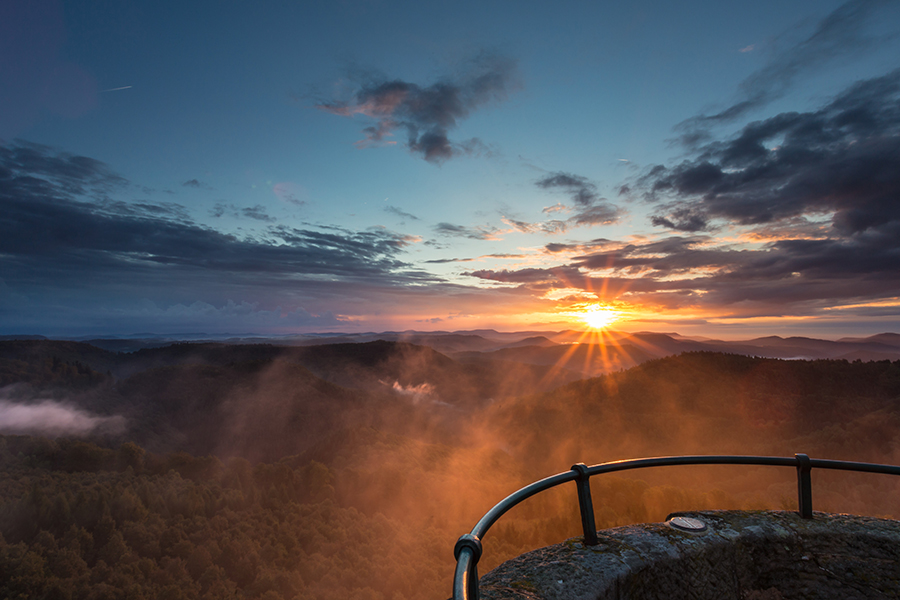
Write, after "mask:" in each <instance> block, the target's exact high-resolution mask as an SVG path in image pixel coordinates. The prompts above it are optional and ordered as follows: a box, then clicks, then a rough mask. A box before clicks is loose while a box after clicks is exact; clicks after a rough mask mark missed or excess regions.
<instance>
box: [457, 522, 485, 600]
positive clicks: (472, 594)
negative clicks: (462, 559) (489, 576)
mask: <svg viewBox="0 0 900 600" xmlns="http://www.w3.org/2000/svg"><path fill="white" fill-rule="evenodd" d="M463 552H469V554H470V555H471V557H472V558H471V559H470V560H469V568H468V569H467V570H466V572H465V573H460V572H459V571H458V570H457V573H456V576H455V577H454V580H453V598H464V599H466V600H479V597H480V594H479V593H478V560H479V559H480V558H481V555H482V553H483V552H484V548H483V547H482V545H481V540H479V539H478V538H477V537H475V536H474V535H472V534H471V533H467V534H465V535H461V536H459V539H458V540H456V546H454V548H453V558H455V559H456V560H457V561H459V555H460V554H462V553H463ZM458 592H462V595H461V594H459V593H458Z"/></svg>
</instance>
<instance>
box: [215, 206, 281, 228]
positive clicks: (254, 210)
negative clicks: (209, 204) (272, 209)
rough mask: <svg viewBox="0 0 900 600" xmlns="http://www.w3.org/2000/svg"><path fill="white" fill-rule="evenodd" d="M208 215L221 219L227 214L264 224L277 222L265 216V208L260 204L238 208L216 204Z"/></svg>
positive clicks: (273, 218)
mask: <svg viewBox="0 0 900 600" xmlns="http://www.w3.org/2000/svg"><path fill="white" fill-rule="evenodd" d="M210 214H211V215H212V216H213V217H217V218H218V217H222V216H224V215H225V214H228V215H230V216H232V217H235V218H240V217H246V218H248V219H254V220H256V221H263V222H265V223H274V222H276V221H277V219H276V218H275V217H271V216H269V215H268V214H266V208H265V207H264V206H263V205H262V204H257V205H256V206H250V207H244V208H238V207H237V206H235V205H234V204H223V203H221V202H219V203H217V204H216V205H215V206H214V207H213V209H212V210H211V211H210Z"/></svg>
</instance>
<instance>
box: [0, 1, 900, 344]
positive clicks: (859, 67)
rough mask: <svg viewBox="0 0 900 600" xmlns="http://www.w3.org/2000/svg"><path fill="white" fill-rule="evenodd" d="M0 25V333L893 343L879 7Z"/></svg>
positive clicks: (208, 17)
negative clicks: (588, 313)
mask: <svg viewBox="0 0 900 600" xmlns="http://www.w3.org/2000/svg"><path fill="white" fill-rule="evenodd" d="M0 23H2V25H0V39H3V40H5V41H4V42H3V47H2V49H0V78H2V79H3V80H4V81H6V82H8V85H4V86H2V87H3V89H2V90H0V109H2V110H0V142H2V148H0V150H2V155H0V160H2V163H0V202H2V203H3V205H4V206H5V210H4V211H3V212H4V213H5V216H0V227H2V228H3V231H2V232H0V234H2V237H0V240H2V241H0V333H42V334H47V335H95V334H96V335H101V334H109V335H112V334H127V333H135V332H156V333H183V332H197V331H207V332H211V333H221V332H233V333H249V332H258V333H290V332H304V331H326V330H327V331H370V330H386V329H392V330H398V329H445V330H460V329H471V328H479V327H493V328H497V329H507V330H508V329H561V328H566V327H571V326H580V325H581V324H582V321H581V320H580V318H579V315H580V314H582V313H583V312H584V310H585V309H590V307H591V306H594V305H596V304H599V305H602V306H605V307H608V308H609V309H610V310H613V311H615V312H616V313H617V314H618V316H619V317H620V320H619V321H618V322H617V323H616V327H618V328H622V329H631V330H661V331H678V332H681V333H683V334H701V335H709V336H713V337H744V336H753V335H764V334H781V335H791V334H804V335H818V336H822V337H840V336H841V335H858V334H867V333H876V332H880V331H889V330H896V329H897V328H896V325H895V323H897V321H898V313H900V298H898V296H900V268H898V267H897V265H898V264H900V207H898V205H900V197H898V193H900V180H898V177H900V176H898V173H900V168H898V167H900V154H898V148H900V142H898V139H900V137H898V136H900V133H898V132H900V116H898V114H897V112H898V111H897V108H896V107H897V103H898V77H900V76H898V74H897V71H896V70H897V69H898V67H900V64H898V63H900V61H898V59H897V57H898V56H900V41H898V33H900V6H898V5H897V3H892V2H845V3H842V2H791V3H782V2H757V3H722V2H684V3H668V2H633V3H608V2H570V3H563V4H562V5H561V6H553V7H550V6H549V5H547V4H545V3H537V2H511V1H509V2H477V3H475V2H472V3H445V4H439V5H432V4H425V3H399V2H377V1H369V2H321V3H316V2H303V3H288V2H283V3H276V2H271V3H254V4H251V3H245V2H181V3H174V2H152V3H151V2H131V3H113V2H96V3H77V2H69V3H67V2H61V3H60V2H48V1H41V2H16V1H14V2H11V3H5V4H4V5H3V7H2V8H0Z"/></svg>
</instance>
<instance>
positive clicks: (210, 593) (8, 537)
mask: <svg viewBox="0 0 900 600" xmlns="http://www.w3.org/2000/svg"><path fill="white" fill-rule="evenodd" d="M382 337H387V338H392V339H380V338H382ZM898 337H900V336H897V335H896V334H882V335H879V336H873V337H872V338H864V339H847V340H837V341H826V340H814V339H807V338H786V339H785V338H780V337H771V338H760V339H755V340H747V341H741V342H722V341H715V340H700V339H690V338H686V337H682V336H679V335H677V334H673V333H666V334H660V333H639V334H625V333H615V332H613V333H604V334H603V335H602V336H600V335H594V336H588V335H585V334H583V333H580V332H574V331H562V332H556V333H547V332H543V333H538V332H520V333H498V332H493V331H488V330H481V331H477V332H475V331H469V332H456V333H441V332H438V333H415V332H405V333H388V334H366V335H360V336H358V337H353V338H351V339H353V340H354V341H352V342H350V341H348V336H343V335H342V336H327V335H323V336H315V337H311V338H303V339H299V338H294V339H290V340H288V342H289V343H284V342H285V340H280V339H262V338H258V339H254V343H250V344H248V343H238V340H236V339H229V340H223V341H194V342H190V343H186V342H179V343H172V344H168V345H156V344H159V343H160V340H158V339H157V340H150V339H143V340H137V341H134V340H98V341H96V344H97V345H94V344H93V343H88V342H85V341H65V340H46V339H24V340H2V341H0V466H2V469H0V534H2V537H0V574H10V573H13V575H9V576H8V577H6V575H4V576H3V577H0V594H5V595H9V596H14V595H16V594H21V593H24V592H22V590H23V589H25V588H24V587H22V586H25V585H26V583H27V585H28V586H31V587H30V588H28V589H31V590H40V594H43V595H46V594H50V593H51V590H52V589H56V588H55V587H54V586H57V587H59V588H60V590H69V592H71V593H69V596H71V597H81V596H80V595H85V596H86V595H87V594H89V593H90V592H91V590H92V589H94V587H93V586H95V583H92V582H97V581H105V582H111V583H106V584H104V585H109V586H111V587H112V588H113V589H115V590H125V589H140V590H143V592H142V593H144V592H145V593H146V595H145V596H144V597H147V598H149V597H157V596H159V595H160V594H163V595H164V594H166V593H169V592H166V591H165V590H169V591H171V589H175V588H178V589H181V590H187V591H186V592H185V597H188V598H203V597H206V598H214V597H221V595H223V594H224V595H227V594H229V593H232V594H233V593H235V592H236V591H239V592H240V593H242V594H243V595H244V596H246V597H250V598H257V597H259V598H265V599H266V600H280V599H285V600H286V599H287V598H292V597H316V598H335V599H337V598H348V597H349V598H354V597H355V598H360V599H365V600H370V599H378V598H384V599H392V600H393V598H397V599H398V600H399V599H400V598H406V597H413V596H416V597H426V598H433V599H435V600H437V599H442V598H445V597H446V595H447V586H448V585H449V580H450V577H451V573H452V552H451V550H452V547H453V543H454V541H455V539H456V537H457V536H459V535H460V534H461V533H463V532H465V531H467V530H468V529H469V528H470V527H471V526H472V525H473V524H474V522H475V521H476V520H477V519H478V518H479V517H480V516H481V515H482V514H483V513H484V512H485V511H486V510H487V509H488V508H489V507H490V506H492V505H493V504H494V503H496V502H497V501H498V500H500V499H502V498H503V497H505V496H506V495H507V494H509V493H510V492H511V491H513V490H515V489H517V488H519V487H521V486H522V485H525V484H527V483H530V482H532V481H535V480H537V479H540V478H542V477H545V476H547V475H550V474H553V473H556V472H559V471H562V470H565V469H566V468H568V467H569V465H571V464H572V463H574V462H580V461H584V462H588V463H598V462H604V461H607V460H615V459H622V458H632V457H639V456H651V455H661V454H684V453H697V454H721V453H735V454H755V453H758V454H772V455H791V454H792V453H794V452H798V451H802V452H807V453H809V454H810V455H813V456H816V457H823V458H842V459H849V460H862V461H869V462H887V463H895V464H896V463H900V433H898V432H900V344H898V343H897V340H898ZM410 340H416V341H417V342H420V343H412V342H411V341H410ZM279 341H280V342H282V343H280V344H279V343H275V342H279ZM426 341H427V342H428V343H429V344H433V346H429V345H423V343H424V342H426ZM578 342H580V343H578ZM123 344H135V345H136V346H139V347H137V348H136V349H134V350H133V351H131V352H122V351H113V350H111V349H110V348H119V349H121V348H123V347H127V346H125V345H123ZM100 346H106V348H103V347H100ZM438 348H442V349H443V351H441V350H438ZM798 353H802V354H803V355H818V356H827V358H818V359H816V360H796V358H797V356H798ZM866 353H868V355H871V356H878V357H879V360H877V361H866V360H857V359H855V358H853V359H850V360H848V357H853V356H862V355H864V354H866ZM765 355H772V356H773V358H766V357H764V356H765ZM884 357H888V359H885V358H884ZM784 358H792V359H795V360H784ZM593 485H594V497H595V503H596V504H597V508H598V510H597V524H598V526H599V527H601V528H603V527H610V526H615V525H620V524H626V523H630V522H644V521H655V520H661V519H662V518H663V517H664V516H665V515H666V514H668V512H671V511H673V510H687V509H698V508H766V507H768V508H791V507H792V502H793V501H794V500H793V499H792V498H793V496H794V495H795V491H794V488H795V486H796V482H795V480H794V479H793V478H792V475H791V474H785V473H783V472H779V471H777V470H775V471H773V470H765V469H742V470H730V471H727V472H725V471H721V470H718V471H717V470H716V469H714V468H709V469H693V470H690V469H689V470H685V471H679V472H678V473H672V472H666V473H662V472H659V473H657V472H646V473H638V474H634V475H626V476H621V477H618V476H616V477H608V478H604V479H603V480H602V481H597V482H596V483H595V484H593ZM815 486H816V508H817V510H840V511H847V512H858V513H863V514H876V515H894V516H900V515H897V513H896V502H895V501H894V499H895V498H896V495H897V494H898V493H900V482H898V481H893V480H891V479H890V478H887V479H885V478H881V479H879V478H871V477H869V478H866V477H863V476H858V477H857V476H854V475H841V476H831V475H817V477H816V483H815ZM571 492H572V490H569V489H560V490H556V491H554V492H552V493H548V494H547V495H543V494H542V495H541V496H540V497H535V498H533V499H531V500H529V502H528V503H526V504H525V505H522V506H521V507H519V508H517V509H516V511H515V514H512V513H511V514H510V515H508V516H506V517H504V519H502V520H501V522H499V523H498V524H497V526H496V527H495V528H494V529H492V531H491V533H490V535H489V538H488V540H487V541H486V542H485V547H486V550H487V552H488V554H486V556H485V558H484V559H483V566H484V568H485V569H489V568H490V567H491V566H492V565H495V564H497V563H498V562H499V561H501V560H503V559H504V558H508V557H512V556H514V555H516V554H519V553H521V552H523V551H525V550H529V549H532V548H534V547H537V546H541V545H546V544H549V543H555V542H558V541H560V540H562V539H565V538H566V537H570V536H573V535H577V534H578V531H579V523H578V513H577V510H576V509H575V505H576V503H575V502H574V496H573V495H572V494H571ZM104 507H106V508H104ZM384 536H389V537H390V539H391V540H392V544H393V545H394V546H395V547H392V550H391V552H390V553H385V552H384V547H383V546H382V545H379V543H376V541H375V540H378V539H383V538H384ZM360 538H362V539H360ZM73 540H80V541H78V542H77V543H76V542H75V541H73ZM237 548H239V549H240V552H238V551H236V549H237ZM29 561H30V562H29ZM138 564H140V565H142V566H141V568H140V569H136V568H135V565H138ZM28 565H44V566H43V567H41V569H44V570H40V569H37V570H35V569H32V570H30V571H28V570H25V569H26V567H28ZM63 565H65V566H63ZM412 565H414V567H413V566H412ZM480 566H481V565H480ZM45 573H51V575H46V574H45ZM4 577H6V579H4ZM2 581H6V582H7V583H6V584H4V583H2ZM4 585H6V586H7V587H3V586H4ZM10 586H12V587H10ZM16 586H19V587H16ZM129 586H131V587H129ZM135 586H136V587H135ZM167 586H169V587H167ZM170 588H171V589H170ZM229 590H230V591H229ZM54 593H55V592H54ZM60 593H62V596H61V597H67V596H66V594H65V593H63V592H60ZM110 593H112V592H110ZM217 594H218V596H217Z"/></svg>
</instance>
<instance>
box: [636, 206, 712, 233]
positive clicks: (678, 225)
mask: <svg viewBox="0 0 900 600" xmlns="http://www.w3.org/2000/svg"><path fill="white" fill-rule="evenodd" d="M650 222H651V223H653V225H655V226H657V227H667V228H669V229H674V230H675V231H685V232H688V233H693V232H696V231H705V230H706V229H707V228H708V227H709V219H708V218H707V217H706V215H704V214H703V213H701V212H698V211H696V210H693V209H691V208H688V207H686V206H676V207H674V208H673V209H672V210H671V211H670V212H669V213H668V214H666V215H654V216H652V217H650Z"/></svg>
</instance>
